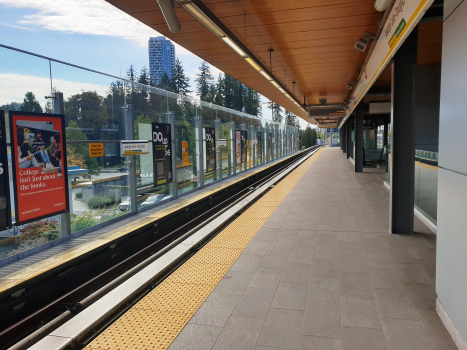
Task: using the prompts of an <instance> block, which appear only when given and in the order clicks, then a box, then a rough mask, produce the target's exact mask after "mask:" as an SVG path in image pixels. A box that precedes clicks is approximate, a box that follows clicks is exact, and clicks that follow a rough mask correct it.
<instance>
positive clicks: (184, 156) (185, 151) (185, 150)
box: [182, 141, 189, 165]
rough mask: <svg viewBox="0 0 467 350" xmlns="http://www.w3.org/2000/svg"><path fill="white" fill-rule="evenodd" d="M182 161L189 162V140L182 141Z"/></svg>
mask: <svg viewBox="0 0 467 350" xmlns="http://www.w3.org/2000/svg"><path fill="white" fill-rule="evenodd" d="M182 162H183V165H185V164H188V162H189V161H188V141H182Z"/></svg>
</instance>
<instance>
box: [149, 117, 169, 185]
mask: <svg viewBox="0 0 467 350" xmlns="http://www.w3.org/2000/svg"><path fill="white" fill-rule="evenodd" d="M152 160H153V167H154V186H160V185H165V184H168V183H170V182H172V136H171V126H170V124H164V123H152Z"/></svg>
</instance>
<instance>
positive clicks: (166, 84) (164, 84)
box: [157, 73, 174, 92]
mask: <svg viewBox="0 0 467 350" xmlns="http://www.w3.org/2000/svg"><path fill="white" fill-rule="evenodd" d="M157 87H158V88H159V89H163V90H167V91H172V92H173V91H174V88H173V86H172V80H171V79H170V78H169V76H168V75H167V73H164V74H163V75H162V78H161V79H160V80H159V83H158V84H157Z"/></svg>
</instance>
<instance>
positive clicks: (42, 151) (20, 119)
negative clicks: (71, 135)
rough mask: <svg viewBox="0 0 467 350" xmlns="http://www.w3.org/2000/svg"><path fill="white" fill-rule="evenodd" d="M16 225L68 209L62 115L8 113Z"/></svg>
mask: <svg viewBox="0 0 467 350" xmlns="http://www.w3.org/2000/svg"><path fill="white" fill-rule="evenodd" d="M10 130H11V141H12V145H11V153H12V155H11V159H12V162H13V180H14V194H15V210H16V215H15V218H16V224H17V225H18V224H24V223H27V222H31V221H35V220H39V219H43V218H46V217H49V216H52V215H56V214H60V213H64V212H66V211H67V210H68V180H67V173H66V157H65V155H66V150H65V139H64V136H65V128H64V117H63V115H58V114H40V113H26V112H12V111H11V112H10Z"/></svg>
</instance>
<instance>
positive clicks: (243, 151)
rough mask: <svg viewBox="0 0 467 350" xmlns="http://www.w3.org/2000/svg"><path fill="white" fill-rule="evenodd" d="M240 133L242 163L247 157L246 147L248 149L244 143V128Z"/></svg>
mask: <svg viewBox="0 0 467 350" xmlns="http://www.w3.org/2000/svg"><path fill="white" fill-rule="evenodd" d="M240 135H241V148H242V163H245V162H246V159H247V149H248V147H247V144H246V139H247V134H246V130H241V131H240Z"/></svg>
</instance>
